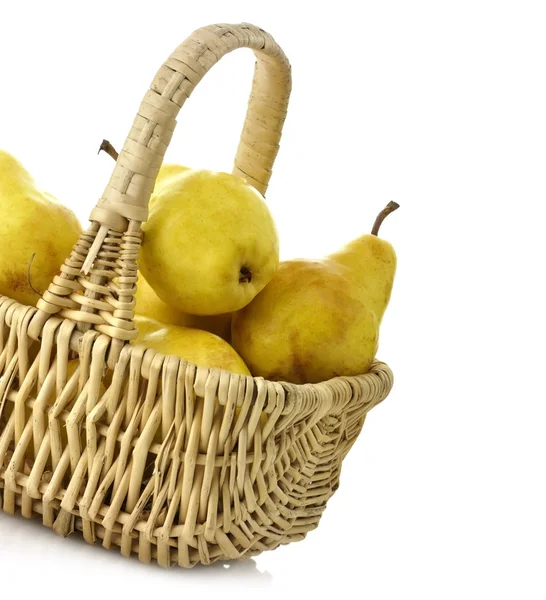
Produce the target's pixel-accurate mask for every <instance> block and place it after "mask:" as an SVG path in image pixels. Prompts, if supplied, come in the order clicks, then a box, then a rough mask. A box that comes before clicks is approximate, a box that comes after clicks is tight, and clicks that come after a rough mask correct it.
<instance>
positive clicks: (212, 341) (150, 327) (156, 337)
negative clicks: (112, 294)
mask: <svg viewBox="0 0 546 600" xmlns="http://www.w3.org/2000/svg"><path fill="white" fill-rule="evenodd" d="M135 325H136V327H137V329H138V337H137V338H136V340H135V343H137V344H142V345H143V346H146V347H147V348H152V349H153V350H156V351H157V352H161V353H162V354H174V355H175V356H179V357H180V358H183V359H185V360H187V361H188V362H191V363H194V364H196V365H202V366H205V367H211V368H217V369H225V370H226V371H231V372H232V373H240V374H242V375H250V371H249V370H248V368H247V366H246V365H245V363H244V361H243V360H242V358H241V357H240V356H239V355H238V354H237V352H235V350H234V349H233V348H232V347H231V346H230V345H229V344H228V343H227V342H226V341H225V340H223V339H222V338H220V337H218V336H217V335H214V334H213V333H210V332H208V331H202V330H201V329H192V328H190V327H178V326H176V325H164V324H163V323H160V322H159V321H155V320H154V319H148V318H146V317H138V316H137V317H135Z"/></svg>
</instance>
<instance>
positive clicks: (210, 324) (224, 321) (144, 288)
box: [135, 274, 231, 342]
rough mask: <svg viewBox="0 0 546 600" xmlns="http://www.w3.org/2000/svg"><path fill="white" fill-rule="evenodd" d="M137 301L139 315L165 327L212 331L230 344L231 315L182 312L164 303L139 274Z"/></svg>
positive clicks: (136, 308) (136, 309) (136, 307)
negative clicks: (203, 314)
mask: <svg viewBox="0 0 546 600" xmlns="http://www.w3.org/2000/svg"><path fill="white" fill-rule="evenodd" d="M135 299H136V306H135V313H136V314H137V315H141V316H142V317H149V318H150V319H155V320H156V321H159V322H160V323H164V324H165V325H178V326H180V327H192V328H194V329H203V330H205V331H210V332H211V333H214V334H216V335H219V336H220V337H221V338H222V339H224V340H226V341H228V342H229V340H230V338H231V313H228V314H225V315H210V316H202V315H189V314H187V313H183V312H180V311H179V310H176V308H173V307H172V306H169V305H168V304H167V303H166V302H163V300H161V298H160V297H159V296H158V295H157V294H156V293H155V292H154V290H153V289H152V287H151V286H150V284H149V283H148V282H147V281H146V280H145V279H144V277H142V274H139V277H138V282H137V292H136V295H135Z"/></svg>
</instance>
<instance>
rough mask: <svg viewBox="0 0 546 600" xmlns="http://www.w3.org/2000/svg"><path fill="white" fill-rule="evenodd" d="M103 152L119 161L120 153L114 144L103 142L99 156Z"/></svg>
mask: <svg viewBox="0 0 546 600" xmlns="http://www.w3.org/2000/svg"><path fill="white" fill-rule="evenodd" d="M101 152H106V154H108V156H111V157H112V158H113V159H114V160H117V159H118V156H119V152H118V151H117V150H116V149H115V148H114V146H112V144H111V143H110V142H109V141H108V140H102V144H101V145H100V148H99V152H98V153H99V154H100V153H101Z"/></svg>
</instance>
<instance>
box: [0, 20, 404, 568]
mask: <svg viewBox="0 0 546 600" xmlns="http://www.w3.org/2000/svg"><path fill="white" fill-rule="evenodd" d="M243 47H244V48H251V49H253V50H254V52H255V54H256V59H257V62H256V70H255V75H254V84H253V89H252V94H251V97H250V102H249V108H248V113H247V117H246V122H245V126H244V129H243V134H242V138H241V142H240V144H239V149H238V152H237V157H236V160H235V167H234V171H233V172H234V173H235V174H238V175H241V176H244V177H246V178H247V179H248V180H249V181H250V182H251V183H252V184H253V185H254V186H255V187H256V188H258V189H259V190H260V191H261V192H263V193H265V191H266V187H267V184H268V181H269V178H270V175H271V168H272V165H273V162H274V160H275V157H276V154H277V150H278V143H279V139H280V136H281V131H282V125H283V122H284V118H285V115H286V109H287V105H288V98H289V95H290V86H291V77H290V67H289V63H288V61H287V59H286V57H285V55H284V53H283V52H282V50H281V49H280V48H279V46H278V45H277V44H276V43H275V42H274V40H273V39H272V38H271V37H270V36H269V35H268V34H267V33H265V32H264V31H263V30H261V29H258V28H257V27H254V26H252V25H246V24H244V25H214V26H210V27H205V28H203V29H200V30H198V31H196V32H195V33H194V34H193V35H192V36H191V37H190V38H188V39H187V40H186V41H185V42H184V43H183V44H182V45H181V46H179V47H178V48H177V49H176V50H175V51H174V52H173V54H172V55H171V56H170V57H169V59H168V60H167V61H166V62H165V64H164V65H163V66H162V67H161V69H160V70H159V72H158V73H157V75H156V77H155V79H154V81H153V83H152V85H151V87H150V90H149V91H148V92H147V94H146V96H145V97H144V101H143V102H142V104H141V107H140V110H139V112H138V115H137V117H136V119H135V121H134V124H133V127H132V129H131V131H130V133H129V136H128V138H127V141H126V142H125V145H124V147H123V150H122V151H121V153H120V156H119V158H118V160H117V163H116V166H115V169H114V172H113V175H112V177H111V179H110V182H109V184H108V186H107V188H106V190H105V192H104V194H103V196H102V198H101V199H100V201H99V202H98V205H97V207H96V208H95V209H94V210H93V212H92V214H91V225H90V228H89V230H88V231H87V232H85V233H84V234H82V236H81V238H80V240H79V242H78V244H77V245H76V246H75V247H74V250H73V252H72V254H71V256H70V257H69V258H68V259H67V260H66V262H65V264H64V265H63V266H62V269H61V273H60V274H59V276H57V277H56V278H55V279H54V281H53V282H52V284H51V286H50V288H49V290H48V291H47V292H46V293H45V294H44V297H43V298H42V299H41V300H40V301H39V302H38V305H37V307H36V308H34V307H28V306H22V305H20V304H18V303H17V302H15V301H14V300H12V299H10V298H7V297H3V296H0V505H1V507H2V508H3V510H4V511H6V512H8V513H14V512H16V511H17V510H18V509H20V512H21V513H22V515H23V516H24V517H27V518H30V517H32V516H34V515H41V517H40V518H41V519H42V521H43V524H44V525H46V526H47V527H51V528H53V529H54V530H55V531H56V532H57V533H59V534H61V535H64V536H66V535H68V534H70V533H72V532H73V531H76V530H80V531H81V532H83V536H84V538H85V540H86V541H88V542H89V543H95V542H97V541H99V540H101V541H102V544H103V545H104V546H105V547H106V548H110V547H115V546H117V547H119V548H120V549H121V552H122V554H124V555H126V556H129V555H131V554H133V553H134V554H136V555H138V557H139V558H140V559H141V560H142V561H145V562H148V561H150V560H152V559H156V560H157V561H158V562H159V564H161V565H163V566H169V565H171V564H173V563H178V564H179V565H181V566H184V567H191V566H193V565H195V564H196V563H198V562H201V563H204V564H209V563H211V562H213V561H216V560H218V559H235V558H242V557H247V556H252V555H255V554H257V553H259V552H262V551H264V550H269V549H273V548H276V547H277V546H279V545H280V544H286V543H288V542H291V541H296V540H300V539H302V538H303V537H305V535H306V534H307V532H309V531H310V530H312V529H314V528H315V527H316V526H317V524H318V522H319V519H320V517H321V514H322V512H323V510H324V508H325V506H326V503H327V501H328V499H329V498H330V497H331V495H332V494H333V493H334V491H335V490H336V489H337V487H338V482H339V476H340V469H341V462H342V460H343V458H344V456H345V455H346V453H347V452H348V450H349V449H350V448H351V446H352V444H353V443H354V441H355V439H356V438H357V436H358V434H359V432H360V430H361V428H362V425H363V423H364V419H365V416H366V413H367V412H368V410H370V408H372V407H373V406H374V405H375V404H377V403H379V402H380V401H381V400H383V399H384V398H385V397H386V396H387V394H388V392H389V391H390V388H391V386H392V373H391V371H390V370H389V368H388V367H387V366H386V365H384V364H382V363H375V364H374V365H373V368H372V370H371V372H370V373H368V374H366V375H362V376H358V377H339V378H336V379H333V380H331V381H328V382H325V383H321V384H317V385H311V384H309V385H292V384H286V383H279V382H270V381H265V380H263V379H261V378H252V377H246V376H242V375H236V374H232V373H228V372H226V371H221V370H218V369H208V368H204V367H197V366H195V365H193V364H188V363H187V362H185V361H183V360H181V359H179V358H177V357H173V356H164V355H161V354H158V353H156V352H155V351H153V350H147V349H145V348H143V347H141V346H136V345H134V344H130V343H129V340H131V339H133V338H134V336H135V333H136V331H135V328H134V323H133V308H134V293H135V282H136V276H137V264H136V261H137V256H138V252H139V247H140V242H141V229H140V226H141V223H142V222H143V221H144V220H145V219H146V217H147V203H148V200H149V197H150V194H151V191H152V189H153V185H154V181H155V178H156V175H157V173H158V170H159V168H160V166H161V163H162V159H163V155H164V153H165V151H166V149H167V146H168V144H169V141H170V138H171V135H172V132H173V130H174V127H175V123H176V122H175V117H176V115H177V114H178V111H179V110H180V108H181V106H182V105H183V104H184V102H185V101H186V99H187V98H188V97H189V95H190V93H191V92H192V90H193V88H194V87H195V86H196V84H197V83H198V82H199V81H200V80H201V78H202V77H203V76H204V75H205V73H206V72H207V71H208V70H209V69H210V68H211V67H212V66H213V65H214V64H215V63H216V62H217V61H218V60H219V59H220V58H221V57H222V56H224V55H225V54H226V53H228V52H230V51H232V50H234V49H236V48H243ZM74 358H79V362H78V363H76V364H77V365H78V366H77V369H76V371H75V372H74V373H73V374H71V373H70V372H69V370H68V369H67V366H68V361H69V360H71V359H74ZM236 409H238V410H236ZM262 413H265V414H266V415H267V421H265V422H264V420H263V419H262V418H261V415H262Z"/></svg>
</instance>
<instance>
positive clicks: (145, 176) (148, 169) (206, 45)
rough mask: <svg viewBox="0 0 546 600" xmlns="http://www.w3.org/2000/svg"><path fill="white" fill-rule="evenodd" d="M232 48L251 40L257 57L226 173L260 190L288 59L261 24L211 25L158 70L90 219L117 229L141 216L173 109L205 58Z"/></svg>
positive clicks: (284, 101)
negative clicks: (232, 161) (229, 171)
mask: <svg viewBox="0 0 546 600" xmlns="http://www.w3.org/2000/svg"><path fill="white" fill-rule="evenodd" d="M236 48H251V49H252V50H254V52H255V54H256V60H257V61H256V68H255V73H254V81H253V86H252V92H251V94H250V100H249V104H248V110H247V114H246V119H245V123H244V127H243V131H242V134H241V140H240V142H239V147H238V150H237V154H236V156H235V164H234V167H233V174H234V175H237V176H240V177H244V178H245V179H247V181H248V182H249V183H250V184H251V185H253V186H254V187H255V188H256V189H257V190H258V191H259V192H261V193H262V194H263V195H265V192H266V190H267V185H268V183H269V179H270V178H271V171H272V167H273V163H274V161H275V158H276V156H277V152H278V148H279V141H280V137H281V133H282V126H283V123H284V119H285V117H286V111H287V107H288V99H289V96H290V90H291V76H290V65H289V63H288V60H287V58H286V56H285V55H284V52H283V51H282V50H281V48H280V47H279V46H278V45H277V43H276V42H275V41H274V40H273V38H272V37H271V36H270V35H268V34H267V33H266V32H265V31H263V30H262V29H259V28H258V27H255V26H253V25H249V24H242V25H211V26H208V27H203V28H201V29H198V30H197V31H195V32H194V33H193V34H192V35H191V36H190V37H189V38H188V39H187V40H186V41H185V42H184V43H183V44H181V45H180V46H179V47H178V48H177V49H176V50H175V51H174V52H173V53H172V54H171V56H170V57H169V58H168V59H167V61H166V62H165V63H164V64H163V66H162V67H161V68H160V69H159V71H158V72H157V74H156V76H155V78H154V80H153V82H152V84H151V86H150V89H149V90H148V92H147V93H146V95H145V96H144V99H143V101H142V104H141V105H140V109H139V111H138V114H137V116H136V119H135V121H134V123H133V126H132V128H131V131H130V132H129V135H128V137H127V139H126V141H125V144H124V146H123V149H122V150H121V152H120V154H119V157H118V160H117V162H116V166H115V168H114V172H113V173H112V177H111V179H110V182H109V183H108V185H107V186H106V189H105V191H104V193H103V195H102V198H101V199H100V200H99V202H98V204H97V206H96V208H95V209H93V211H92V212H91V217H90V220H91V221H96V222H98V223H100V224H101V225H106V226H108V227H109V228H111V229H114V230H117V231H126V229H127V220H128V219H131V220H134V221H140V222H143V221H146V219H147V216H148V202H149V200H150V196H151V193H152V191H153V188H154V184H155V180H156V177H157V174H158V172H159V169H160V167H161V164H162V162H163V157H164V155H165V152H166V150H167V147H168V145H169V142H170V140H171V137H172V134H173V131H174V128H175V125H176V120H175V119H176V116H177V115H178V112H179V111H180V109H181V108H182V106H183V105H184V103H185V101H186V100H187V99H188V97H189V96H190V94H191V92H192V91H193V89H194V88H195V86H196V85H197V84H198V83H199V82H200V81H201V79H202V78H203V77H204V75H205V74H206V73H207V72H208V71H209V70H210V69H211V68H212V66H213V65H214V64H216V63H217V62H218V61H219V60H220V59H221V58H222V57H223V56H224V55H225V54H228V53H229V52H231V51H232V50H235V49H236Z"/></svg>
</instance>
